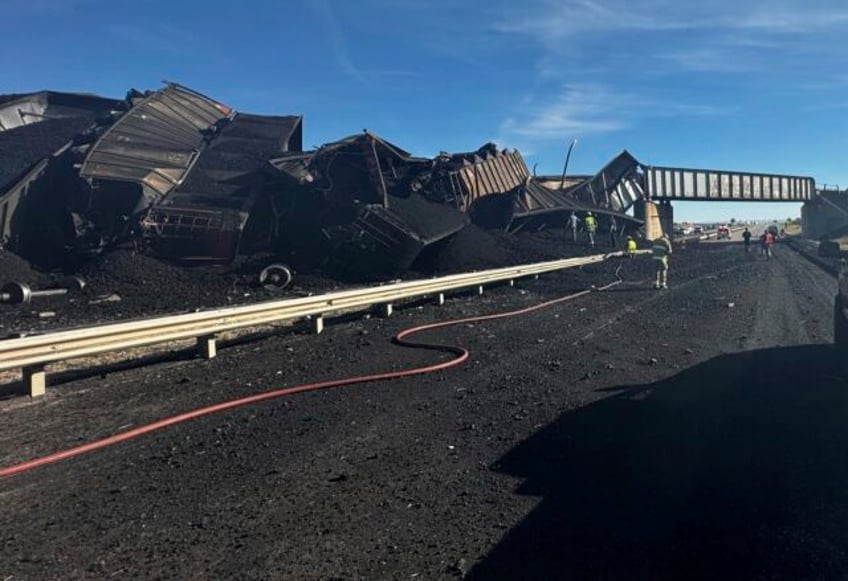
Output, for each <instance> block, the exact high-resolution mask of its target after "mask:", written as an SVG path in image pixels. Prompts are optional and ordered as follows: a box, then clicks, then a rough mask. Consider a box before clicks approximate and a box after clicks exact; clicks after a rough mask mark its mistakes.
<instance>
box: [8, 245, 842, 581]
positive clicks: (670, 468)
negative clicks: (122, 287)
mask: <svg viewBox="0 0 848 581" xmlns="http://www.w3.org/2000/svg"><path fill="white" fill-rule="evenodd" d="M613 270H614V269H613V266H612V265H609V264H607V265H598V266H593V267H587V268H585V269H584V270H582V271H567V272H563V273H561V274H552V275H549V276H544V277H542V278H541V279H540V280H538V281H523V282H521V284H520V285H519V286H518V288H517V289H509V288H500V289H494V290H492V291H491V292H487V293H486V294H485V295H483V296H482V297H479V298H470V297H456V298H453V299H452V300H450V301H449V302H448V303H447V304H446V305H445V306H443V307H436V306H433V305H429V304H424V305H417V306H411V307H408V308H405V309H402V310H400V311H399V312H397V313H396V315H395V316H394V317H392V318H390V319H380V318H370V319H357V320H354V321H344V322H339V323H338V324H335V325H331V326H330V327H328V329H327V330H326V331H325V333H324V334H322V335H320V336H317V337H316V336H311V335H307V334H298V333H284V334H279V335H275V336H271V337H267V338H265V339H263V340H259V341H253V342H240V343H238V344H234V345H231V346H229V347H227V348H224V349H222V350H221V352H220V354H219V357H218V358H217V359H215V360H213V361H210V362H204V361H199V360H194V359H191V358H180V357H174V358H172V359H171V360H168V361H162V362H159V363H158V364H156V365H152V366H146V367H140V368H136V369H130V370H124V371H116V370H110V369H108V368H106V369H101V370H96V371H95V372H94V373H92V374H91V375H90V376H89V377H85V378H81V379H76V380H75V381H72V382H68V383H64V384H61V385H55V386H52V387H51V388H49V389H48V395H47V396H46V397H45V398H43V399H41V400H39V401H36V402H29V401H27V400H24V399H22V398H12V399H8V400H7V401H5V402H3V403H2V404H0V413H2V417H3V424H4V430H3V431H2V432H0V433H2V436H0V465H8V464H10V463H13V462H15V461H18V460H22V459H26V458H31V457H33V456H37V455H39V454H43V453H47V452H50V451H55V450H59V449H62V448H65V447H68V446H72V445H76V444H79V443H81V442H85V441H89V440H91V439H94V438H98V437H103V436H105V435H108V434H112V433H115V432H117V431H121V430H125V429H127V428H128V427H130V426H134V425H139V424H142V423H144V422H146V421H149V420H152V419H154V418H160V417H163V416H166V415H170V414H174V413H178V412H180V411H185V410H188V409H192V408H194V407H197V406H200V405H203V404H207V403H213V402H217V401H221V400H224V399H228V398H232V397H236V396H240V395H247V394H251V393H256V392H260V391H264V390H268V389H271V388H276V387H282V386H290V385H296V384H299V383H302V382H306V381H314V380H319V379H325V378H332V377H339V376H345V375H349V374H353V373H356V374H359V373H363V372H368V371H376V370H383V369H386V368H391V369H399V368H402V367H405V366H409V365H414V364H421V363H425V362H432V361H433V360H434V359H437V358H438V355H435V354H433V353H431V352H426V351H413V350H409V349H402V348H400V347H397V346H394V345H392V344H391V343H390V342H389V341H388V339H389V338H390V337H391V336H392V335H393V334H394V333H396V332H397V331H399V330H400V329H402V328H405V327H407V326H410V325H413V324H420V323H423V322H427V321H433V320H441V319H444V318H450V317H462V316H469V315H473V314H478V313H489V312H495V311H502V310H505V309H510V308H516V307H521V306H526V305H529V304H533V303H536V302H539V301H541V300H544V299H548V298H552V297H555V296H560V295H563V294H568V293H570V292H573V291H575V290H578V289H580V288H584V287H585V286H587V285H589V284H593V283H595V284H597V283H603V282H608V281H610V280H613V279H614V273H613ZM621 274H622V276H623V277H624V278H625V280H626V281H627V282H626V283H625V284H623V285H620V286H618V287H615V288H614V289H613V290H611V291H608V292H604V293H595V294H592V295H589V296H588V297H582V298H580V299H577V300H575V301H574V302H569V303H564V304H561V305H557V306H554V307H551V308H549V309H546V310H543V311H538V312H536V313H533V314H530V315H527V316H524V317H520V318H513V319H507V320H499V321H489V322H485V323H477V324H468V325H464V326H462V327H459V328H449V329H445V330H441V331H434V332H431V333H429V335H428V338H429V337H431V338H432V339H434V340H442V341H446V342H452V343H458V344H461V345H464V346H466V347H467V348H469V349H470V351H471V358H470V360H469V361H468V362H466V363H465V364H464V365H463V366H461V367H459V368H455V369H453V370H448V371H444V372H440V373H437V374H433V375H428V376H422V377H419V378H411V379H406V380H399V381H390V382H384V383H380V384H370V385H364V386H352V387H348V388H344V389H337V390H331V391H326V392H318V393H312V394H301V395H298V396H295V397H290V398H286V399H280V400H274V401H270V402H267V403H264V404H259V405H255V406H252V407H247V408H241V409H240V410H237V411H233V412H230V413H225V414H220V415H216V416H211V417H207V418H205V419H201V420H196V421H194V422H191V423H188V424H182V425H180V426H176V427H172V428H169V429H167V430H164V431H161V432H158V433H156V434H154V435H151V436H147V437H144V438H142V439H138V440H134V441H131V442H127V443H124V444H121V445H118V446H116V447H112V448H109V449H107V450H104V451H100V452H96V453H92V454H89V455H87V456H83V457H80V458H76V459H73V460H70V461H66V462H64V463H59V464H55V465H51V466H47V467H44V468H42V469H39V470H37V471H34V472H30V473H27V474H23V475H20V476H17V477H13V478H10V479H7V480H4V481H2V482H0V499H2V503H1V504H0V531H2V532H0V542H2V547H3V551H2V556H0V573H2V578H4V579H6V578H11V579H69V578H105V577H120V578H186V577H190V578H238V579H255V578H285V579H360V578H378V579H411V578H412V579H434V578H450V577H461V576H467V577H470V578H479V579H493V578H502V579H517V578H523V579H551V578H645V579H648V578H651V579H657V578H660V579H662V578H667V579H681V578H685V579H693V578H705V579H706V578H762V579H776V578H785V579H800V578H815V579H826V578H833V579H837V578H844V577H845V576H846V573H848V563H847V562H846V550H847V549H848V542H846V539H845V535H844V530H845V527H846V525H848V514H846V510H845V507H846V506H848V504H846V502H845V500H846V499H845V498H843V497H844V496H845V495H846V494H848V493H846V492H845V491H846V490H848V486H846V484H848V472H846V470H845V466H846V463H845V461H844V450H845V447H846V444H848V428H846V425H848V424H846V423H845V422H844V420H843V418H844V416H845V412H846V411H848V409H847V408H848V395H846V393H848V392H846V390H845V388H846V387H848V386H846V383H848V382H847V381H846V377H848V375H846V371H848V370H846V368H845V366H846V362H844V361H843V359H842V358H840V357H838V356H837V354H836V353H834V352H833V350H832V348H831V347H830V346H828V345H825V344H826V343H828V342H829V341H830V340H831V335H830V333H831V331H830V325H831V320H830V315H831V309H832V303H831V301H832V297H833V294H834V292H835V287H836V283H835V280H834V279H833V278H832V277H830V276H829V275H827V274H825V273H823V272H822V271H821V270H820V269H818V268H817V267H816V266H815V265H813V264H811V263H810V262H808V261H806V260H804V259H803V258H801V257H799V256H797V255H796V254H794V253H793V252H791V251H790V250H789V249H785V250H783V249H779V251H778V254H777V256H776V258H775V260H774V261H772V262H771V263H765V262H762V261H760V260H757V259H755V258H754V257H752V256H745V255H744V254H743V253H742V252H741V251H740V248H739V247H738V246H735V245H731V244H728V245H712V246H710V247H708V248H698V247H690V248H689V249H687V250H685V251H679V252H676V253H675V255H674V261H673V269H672V272H671V278H670V282H671V284H672V288H671V289H670V290H669V291H667V292H657V291H653V290H651V289H649V288H647V284H646V280H647V279H648V278H649V277H650V274H651V273H650V264H649V261H648V260H646V259H637V260H634V261H624V265H623V269H622V271H621Z"/></svg>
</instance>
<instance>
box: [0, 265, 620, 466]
mask: <svg viewBox="0 0 848 581" xmlns="http://www.w3.org/2000/svg"><path fill="white" fill-rule="evenodd" d="M621 282H622V281H621V279H619V280H617V281H615V282H613V283H611V284H608V285H606V286H602V287H600V288H597V289H595V288H592V289H588V290H584V291H581V292H578V293H575V294H572V295H568V296H564V297H560V298H557V299H553V300H549V301H545V302H542V303H538V304H535V305H532V306H529V307H525V308H523V309H518V310H516V311H507V312H503V313H494V314H491V315H481V316H477V317H467V318H464V319H452V320H448V321H440V322H438V323H430V324H427V325H418V326H415V327H410V328H408V329H404V330H403V331H401V332H400V333H398V334H397V335H396V336H395V337H394V339H393V341H394V342H395V343H397V344H398V345H402V346H404V347H411V348H414V349H430V350H433V351H441V352H444V353H452V354H453V355H455V357H454V358H453V359H450V360H448V361H443V362H441V363H436V364H434V365H427V366H424V367H412V368H409V369H402V370H400V371H389V372H384V373H375V374H372V375H360V376H356V377H344V378H341V379H332V380H329V381H322V382H318V383H307V384H303V385H296V386H294V387H287V388H283V389H275V390H272V391H266V392H263V393H258V394H256V395H251V396H247V397H242V398H238V399H232V400H229V401H225V402H221V403H217V404H214V405H210V406H206V407H202V408H197V409H194V410H191V411H188V412H185V413H182V414H178V415H175V416H171V417H169V418H165V419H162V420H158V421H155V422H152V423H149V424H145V425H142V426H139V427H137V428H133V429H132V430H127V431H126V432H120V433H118V434H115V435H113V436H109V437H107V438H102V439H100V440H95V441H93V442H89V443H88V444H83V445H81V446H76V447H74V448H68V449H67V450H62V451H60V452H54V453H53V454H48V455H46V456H41V457H40V458H34V459H32V460H28V461H26V462H21V463H20V464H13V465H12V466H7V467H5V468H0V478H3V477H7V476H14V475H15V474H20V473H22V472H28V471H30V470H34V469H35V468H38V467H40V466H45V465H47V464H53V463H54V462H59V461H60V460H66V459H68V458H73V457H75V456H79V455H81V454H85V453H87V452H93V451H95V450H100V449H102V448H106V447H108V446H113V445H115V444H118V443H120V442H124V441H126V440H131V439H133V438H138V437H139V436H143V435H145V434H149V433H151V432H155V431H157V430H161V429H163V428H167V427H169V426H173V425H174V424H179V423H182V422H187V421H189V420H193V419H196V418H200V417H203V416H208V415H212V414H215V413H218V412H223V411H227V410H230V409H234V408H238V407H242V406H246V405H250V404H254V403H258V402H261V401H267V400H270V399H276V398H279V397H285V396H288V395H294V394H296V393H302V392H304V391H317V390H319V389H330V388H333V387H342V386H345V385H351V384H354V383H367V382H372V381H384V380H386V379H398V378H401V377H409V376H412V375H422V374H424V373H432V372H434V371H440V370H442V369H448V368H449V367H454V366H456V365H459V364H461V363H462V362H464V361H465V360H466V359H468V356H469V352H468V350H467V349H465V348H463V347H457V346H454V345H444V344H440V343H422V342H416V341H409V340H407V339H406V337H409V336H410V335H413V334H416V333H421V332H423V331H430V330H432V329H440V328H442V327H450V326H453V325H462V324H465V323H472V322H479V321H490V320H493V319H503V318H506V317H515V316H518V315H524V314H526V313H530V312H533V311H537V310H540V309H544V308H546V307H550V306H552V305H556V304H559V303H563V302H565V301H570V300H573V299H576V298H578V297H581V296H583V295H587V294H589V293H591V292H592V291H593V290H595V291H604V290H607V289H609V288H612V287H614V286H616V285H617V284H620V283H621Z"/></svg>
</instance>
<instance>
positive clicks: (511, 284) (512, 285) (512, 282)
mask: <svg viewBox="0 0 848 581" xmlns="http://www.w3.org/2000/svg"><path fill="white" fill-rule="evenodd" d="M509 286H511V287H514V286H515V279H514V278H511V279H509Z"/></svg>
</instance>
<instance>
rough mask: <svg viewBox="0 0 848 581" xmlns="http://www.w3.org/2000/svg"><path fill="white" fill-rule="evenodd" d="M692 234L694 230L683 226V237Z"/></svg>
mask: <svg viewBox="0 0 848 581" xmlns="http://www.w3.org/2000/svg"><path fill="white" fill-rule="evenodd" d="M694 232H695V229H694V228H693V227H692V226H684V227H683V235H684V236H689V235H690V234H692V233H694Z"/></svg>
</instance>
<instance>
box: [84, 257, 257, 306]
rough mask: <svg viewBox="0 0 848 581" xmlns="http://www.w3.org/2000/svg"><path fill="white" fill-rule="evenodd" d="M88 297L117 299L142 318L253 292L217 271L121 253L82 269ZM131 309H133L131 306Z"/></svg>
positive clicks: (218, 303) (223, 302)
mask: <svg viewBox="0 0 848 581" xmlns="http://www.w3.org/2000/svg"><path fill="white" fill-rule="evenodd" d="M78 274H79V275H80V276H82V277H83V278H84V279H85V280H86V282H87V283H88V292H89V294H96V295H112V294H114V295H117V296H118V297H120V299H121V302H125V303H126V305H128V306H126V307H124V309H125V310H126V309H129V310H131V311H133V312H134V313H137V314H138V315H140V316H145V315H147V314H150V313H153V312H162V311H171V312H176V311H183V310H191V309H195V308H200V307H204V306H210V307H211V306H221V305H226V304H227V303H229V302H240V301H239V299H240V298H242V299H243V298H245V297H244V295H245V293H247V294H249V293H250V292H251V290H253V289H250V288H248V285H247V284H246V282H245V281H244V280H243V278H242V277H239V276H236V275H233V274H225V273H222V272H220V271H216V270H214V269H197V268H196V269H190V268H182V267H179V266H175V265H170V264H168V263H165V262H162V261H159V260H157V259H155V258H152V257H150V256H147V255H145V254H140V253H137V252H135V251H132V250H128V249H118V250H115V251H113V252H110V253H108V254H105V255H103V256H101V257H98V258H97V259H95V260H93V261H92V262H89V263H88V264H86V265H85V266H83V267H82V268H81V269H80V271H79V273H78ZM129 305H131V306H129Z"/></svg>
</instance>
